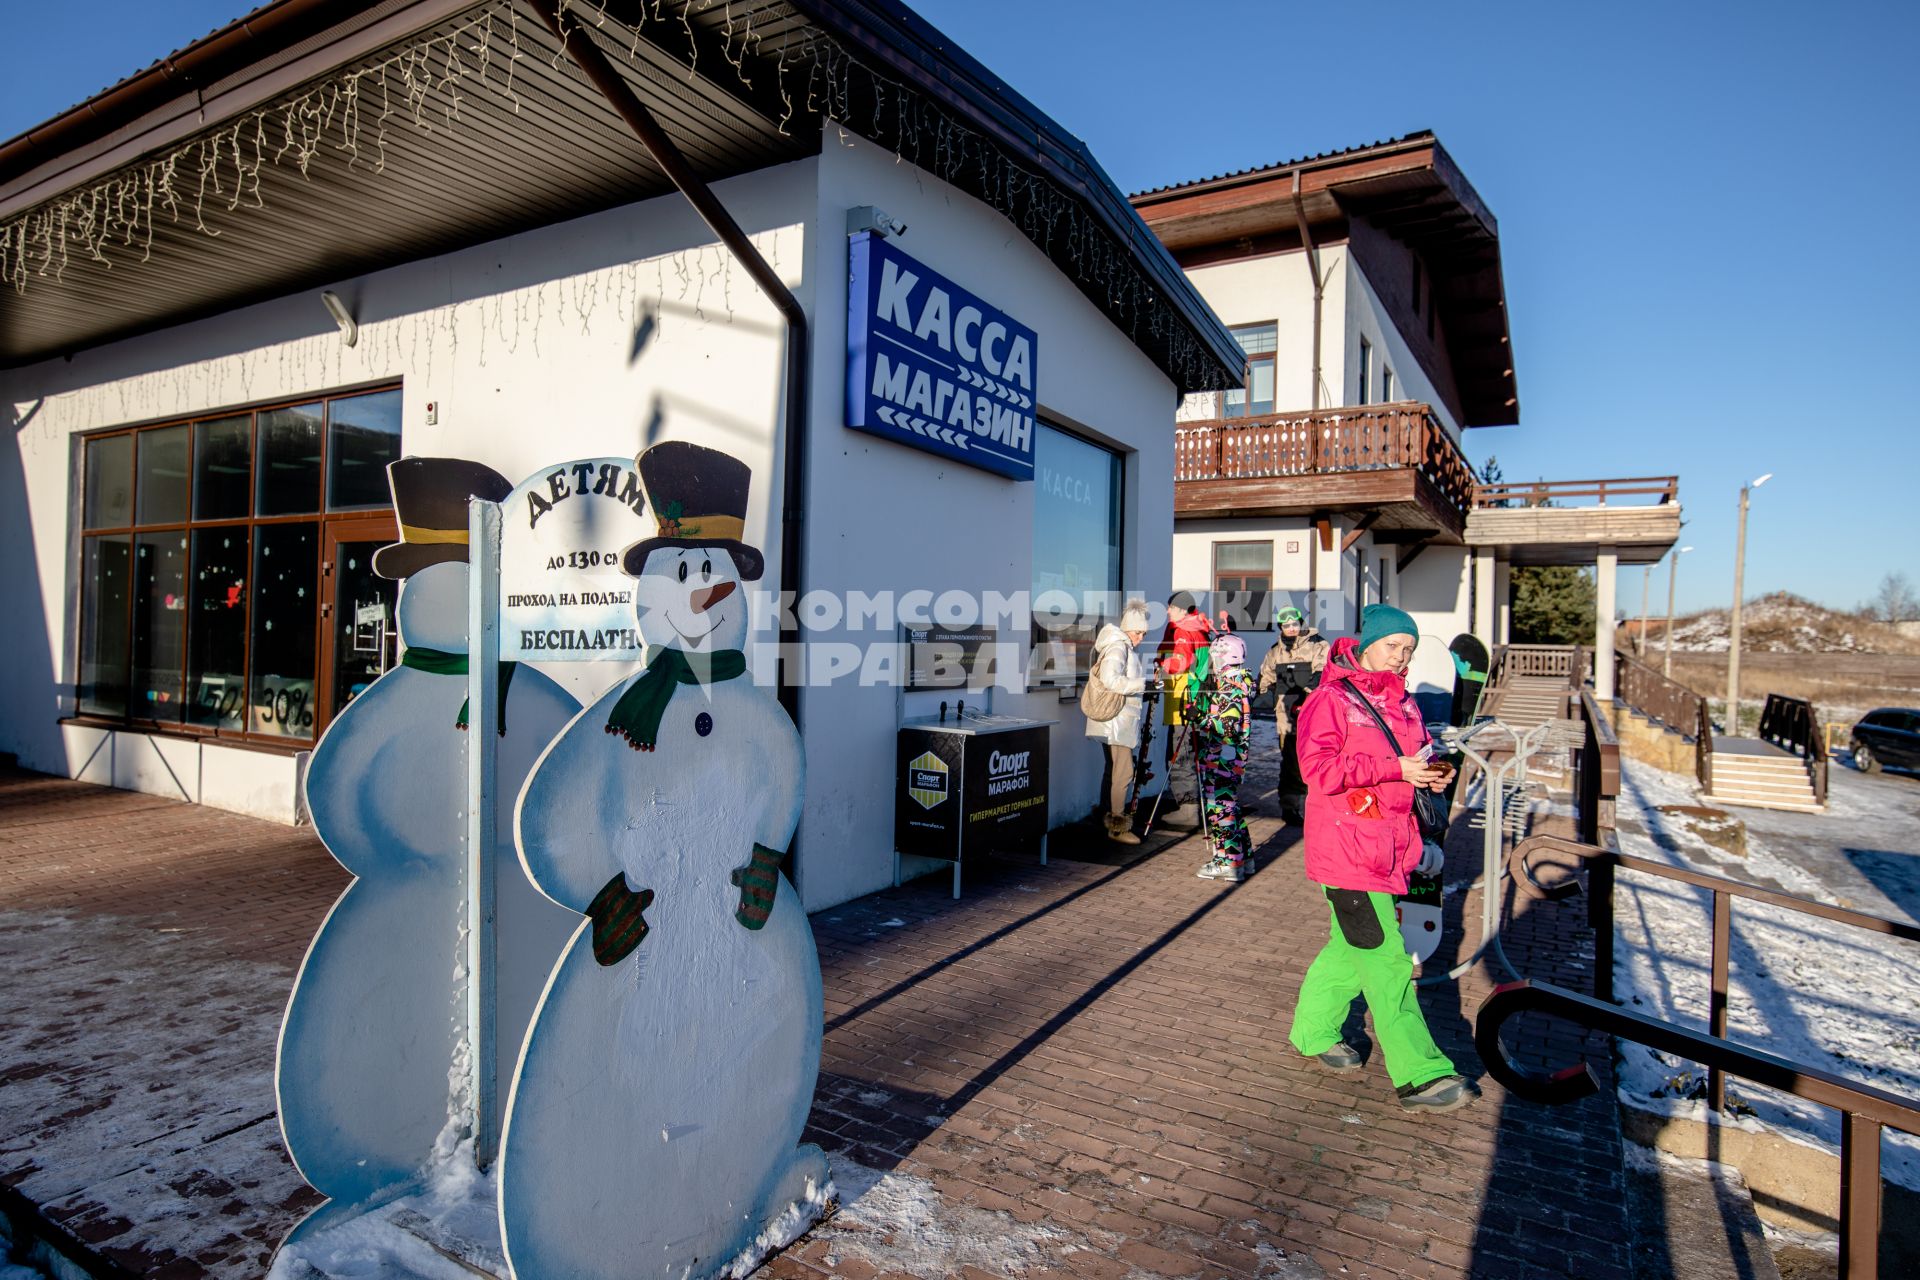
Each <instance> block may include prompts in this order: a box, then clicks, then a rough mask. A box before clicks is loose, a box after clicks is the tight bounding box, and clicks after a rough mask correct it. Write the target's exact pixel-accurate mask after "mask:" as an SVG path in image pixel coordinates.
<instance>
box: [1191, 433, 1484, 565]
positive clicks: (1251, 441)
mask: <svg viewBox="0 0 1920 1280" xmlns="http://www.w3.org/2000/svg"><path fill="white" fill-rule="evenodd" d="M1173 449H1174V452H1173V458H1174V462H1173V467H1174V470H1173V479H1174V485H1173V510H1174V515H1175V516H1176V517H1186V518H1193V517H1201V516H1303V515H1304V516H1338V517H1344V518H1346V519H1349V520H1352V521H1354V522H1356V523H1360V524H1363V525H1365V526H1367V527H1370V528H1371V529H1373V531H1374V536H1375V538H1376V539H1378V540H1380V541H1384V542H1394V541H1401V542H1427V541H1434V542H1446V543H1453V544H1458V543H1459V542H1460V541H1461V540H1462V538H1463V536H1464V534H1465V531H1466V518H1467V509H1468V507H1469V505H1470V504H1471V502H1472V500H1473V486H1474V480H1473V470H1472V468H1471V467H1469V466H1468V465H1467V460H1466V458H1465V457H1464V456H1462V455H1461V452H1460V448H1459V446H1458V445H1456V444H1455V443H1454V442H1453V438H1452V437H1451V436H1449V435H1448V434H1447V432H1446V429H1445V428H1444V427H1442V426H1441V425H1440V422H1439V419H1437V418H1435V417H1434V414H1433V410H1432V409H1431V408H1430V407H1429V406H1427V405H1424V404H1421V403H1418V402H1416V401H1401V402H1399V403H1396V404H1375V405H1355V406H1349V407H1346V408H1339V409H1319V410H1314V411H1311V412H1306V413H1275V414H1263V415H1261V416H1259V417H1254V418H1231V419H1226V420H1220V421H1212V422H1184V423H1181V424H1179V425H1178V426H1176V427H1175V429H1174V446H1173Z"/></svg>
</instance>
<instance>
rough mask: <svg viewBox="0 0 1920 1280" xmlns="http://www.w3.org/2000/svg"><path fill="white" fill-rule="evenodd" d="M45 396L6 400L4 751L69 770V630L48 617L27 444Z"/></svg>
mask: <svg viewBox="0 0 1920 1280" xmlns="http://www.w3.org/2000/svg"><path fill="white" fill-rule="evenodd" d="M45 403H46V401H45V400H44V399H42V400H34V401H30V402H28V403H26V404H14V403H12V402H11V401H7V402H0V411H4V412H5V414H6V427H7V431H6V439H7V446H6V448H5V450H4V452H3V453H0V600H4V601H5V602H6V607H5V608H3V609H0V653H4V654H5V655H6V661H5V664H4V674H0V726H4V728H0V752H8V751H10V752H13V753H15V754H16V755H18V756H19V757H20V762H21V763H22V764H25V765H28V766H29V767H32V768H37V769H44V770H50V771H53V772H56V773H64V772H65V760H64V758H63V755H62V749H61V744H60V725H59V718H60V693H59V689H58V687H57V684H56V680H57V678H58V673H57V671H56V669H55V664H54V657H53V645H52V641H51V640H50V639H49V636H50V635H51V634H53V633H54V632H55V631H56V630H58V631H59V632H60V633H62V634H64V628H56V627H55V626H54V625H53V623H54V621H55V620H53V619H49V618H48V617H47V612H46V599H45V597H44V595H43V594H42V592H41V582H40V567H39V560H38V557H37V556H36V554H35V552H36V550H37V548H36V547H35V545H34V536H33V520H32V508H31V506H30V504H29V503H28V501H27V476H26V463H25V460H24V458H23V455H22V450H21V447H20V437H21V435H22V433H24V432H25V431H26V429H27V427H28V425H29V424H30V423H32V421H33V420H34V418H35V416H37V415H38V414H39V412H40V407H41V406H42V405H43V404H45ZM63 505H64V503H63ZM61 534H62V536H64V534H65V528H64V527H63V528H62V529H61Z"/></svg>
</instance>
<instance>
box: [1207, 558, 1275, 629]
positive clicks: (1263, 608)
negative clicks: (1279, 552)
mask: <svg viewBox="0 0 1920 1280" xmlns="http://www.w3.org/2000/svg"><path fill="white" fill-rule="evenodd" d="M1222 547H1265V548H1266V551H1267V568H1266V572H1265V574H1264V575H1260V574H1258V573H1255V571H1253V570H1248V569H1232V570H1228V571H1226V572H1224V573H1223V572H1222V571H1221V569H1220V549H1221V548H1222ZM1212 558H1213V565H1212V568H1213V596H1212V598H1213V601H1214V603H1215V604H1216V605H1217V606H1221V607H1224V604H1225V601H1226V596H1227V593H1228V592H1235V593H1239V594H1250V593H1252V592H1255V591H1258V592H1259V593H1260V595H1261V597H1262V598H1261V601H1260V607H1259V608H1258V609H1256V610H1255V611H1254V618H1253V625H1252V627H1251V629H1252V630H1255V631H1265V630H1267V629H1268V628H1269V627H1270V626H1271V625H1272V622H1273V559H1274V556H1273V539H1271V538H1244V539H1231V540H1227V541H1219V542H1215V543H1214V544H1213V552H1212ZM1250 573H1251V574H1254V576H1264V577H1265V578H1266V580H1267V585H1266V586H1264V587H1248V586H1247V585H1246V581H1247V577H1248V575H1249V574H1250ZM1229 581H1233V582H1235V583H1237V584H1238V585H1235V586H1229V585H1227V584H1228V582H1229Z"/></svg>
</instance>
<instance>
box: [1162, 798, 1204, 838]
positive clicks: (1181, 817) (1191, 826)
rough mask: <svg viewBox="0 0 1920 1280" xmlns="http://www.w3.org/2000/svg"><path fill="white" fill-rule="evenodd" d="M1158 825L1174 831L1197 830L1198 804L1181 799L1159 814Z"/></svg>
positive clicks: (1198, 825)
mask: <svg viewBox="0 0 1920 1280" xmlns="http://www.w3.org/2000/svg"><path fill="white" fill-rule="evenodd" d="M1160 825H1161V826H1163V827H1170V828H1172V829H1173V830H1175V831H1198V830H1199V829H1200V806H1199V805H1197V804H1195V803H1194V802H1193V801H1191V800H1182V801H1181V802H1180V803H1178V804H1176V805H1174V806H1173V807H1172V808H1171V809H1168V810H1166V811H1165V812H1164V813H1162V814H1161V815H1160Z"/></svg>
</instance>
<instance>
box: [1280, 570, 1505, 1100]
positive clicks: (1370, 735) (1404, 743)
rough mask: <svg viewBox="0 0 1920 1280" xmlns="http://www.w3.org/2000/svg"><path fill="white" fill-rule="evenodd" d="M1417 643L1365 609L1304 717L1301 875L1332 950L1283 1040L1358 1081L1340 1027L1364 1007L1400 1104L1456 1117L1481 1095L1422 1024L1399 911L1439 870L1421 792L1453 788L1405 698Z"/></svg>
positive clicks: (1407, 627) (1414, 635)
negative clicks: (1399, 898) (1412, 879)
mask: <svg viewBox="0 0 1920 1280" xmlns="http://www.w3.org/2000/svg"><path fill="white" fill-rule="evenodd" d="M1418 642H1419V631H1418V629H1417V628H1416V627H1415V626H1414V624H1413V619H1412V618H1410V617H1408V616H1407V615H1406V614H1405V613H1403V612H1401V611H1400V610H1399V609H1396V608H1394V607H1393V606H1391V605H1384V604H1376V605H1370V606H1368V608H1367V610H1366V612H1365V613H1364V614H1363V615H1362V616H1361V624H1360V635H1359V638H1358V639H1357V640H1356V639H1353V638H1345V639H1342V640H1339V641H1338V642H1336V643H1335V644H1334V646H1333V651H1332V654H1331V656H1330V658H1329V659H1328V662H1327V667H1326V671H1325V674H1324V675H1323V676H1322V678H1321V681H1320V687H1319V688H1318V689H1316V690H1314V691H1313V693H1312V694H1311V695H1309V696H1308V698H1307V701H1306V705H1305V706H1304V707H1303V708H1302V709H1301V712H1300V734H1299V738H1300V743H1299V747H1300V770H1301V772H1302V773H1303V774H1305V775H1306V779H1307V821H1306V845H1307V848H1306V858H1305V863H1306V873H1307V878H1308V879H1309V880H1311V881H1313V882H1314V883H1316V884H1318V885H1320V886H1321V892H1322V893H1323V894H1324V895H1325V897H1326V899H1327V907H1328V911H1329V914H1330V916H1331V920H1330V926H1329V931H1328V937H1327V945H1326V946H1325V947H1323V948H1321V951H1320V954H1319V955H1318V956H1316V957H1314V961H1313V963H1312V964H1311V965H1309V966H1308V967H1307V972H1306V976H1305V978H1304V979H1303V980H1302V981H1301V984H1300V998H1299V1003H1298V1004H1297V1005H1296V1007H1295V1009H1294V1014H1293V1027H1292V1030H1291V1031H1290V1032H1289V1034H1288V1039H1289V1040H1291V1041H1292V1043H1293V1047H1294V1048H1295V1049H1297V1050H1299V1051H1300V1052H1301V1053H1302V1054H1305V1055H1306V1056H1307V1057H1309V1058H1315V1059H1318V1060H1319V1062H1320V1064H1321V1065H1322V1066H1324V1067H1326V1068H1327V1069H1328V1070H1330V1071H1342V1072H1344V1071H1358V1070H1359V1069H1360V1068H1361V1067H1362V1066H1363V1065H1364V1061H1363V1059H1362V1057H1361V1055H1360V1052H1359V1051H1358V1050H1357V1049H1355V1048H1354V1047H1353V1046H1352V1045H1350V1044H1348V1043H1346V1042H1345V1041H1344V1040H1342V1039H1341V1036H1340V1029H1341V1026H1342V1024H1344V1023H1345V1022H1346V1020H1347V1013H1348V1010H1349V1009H1350V1008H1351V1007H1352V1004H1353V998H1354V997H1355V996H1365V997H1366V1001H1367V1009H1368V1011H1369V1012H1370V1013H1371V1014H1372V1015H1373V1030H1374V1034H1375V1035H1376V1036H1377V1037H1378V1038H1379V1040H1380V1051H1381V1056H1382V1057H1383V1058H1385V1059H1386V1066H1387V1075H1388V1076H1389V1077H1390V1078H1391V1079H1392V1081H1393V1086H1394V1092H1395V1093H1396V1094H1397V1095H1398V1097H1399V1099H1400V1105H1401V1106H1402V1107H1403V1108H1405V1109H1407V1110H1409V1111H1451V1110H1453V1109H1454V1108H1456V1107H1462V1106H1465V1105H1466V1104H1467V1103H1468V1102H1470V1101H1471V1100H1472V1096H1473V1095H1472V1093H1471V1092H1470V1091H1469V1090H1468V1088H1467V1084H1466V1081H1465V1080H1463V1079H1461V1078H1460V1075H1459V1074H1458V1073H1457V1072H1456V1071H1455V1070H1454V1068H1453V1063H1452V1062H1451V1061H1450V1060H1449V1059H1448V1058H1447V1055H1446V1054H1444V1053H1442V1052H1441V1051H1440V1048H1439V1046H1438V1045H1436V1044H1434V1042H1433V1035H1432V1034H1431V1033H1430V1032H1429V1031H1428V1030H1427V1022H1426V1019H1425V1018H1424V1017H1422V1016H1421V1013H1420V1002H1419V999H1418V997H1417V995H1416V992H1415V988H1414V985H1413V959H1412V957H1411V956H1409V955H1408V954H1407V949H1406V946H1405V945H1404V943H1403V942H1402V939H1401V935H1400V927H1399V922H1398V919H1397V918H1396V915H1395V910H1394V908H1395V897H1396V895H1399V894H1403V893H1405V892H1406V891H1407V877H1408V876H1409V875H1410V874H1411V873H1412V872H1414V871H1415V870H1420V871H1422V872H1426V873H1431V872H1433V871H1436V870H1438V868H1437V867H1435V866H1429V865H1427V863H1428V862H1429V860H1430V859H1433V858H1435V857H1437V856H1438V852H1439V851H1438V848H1437V847H1436V846H1432V845H1426V844H1424V842H1423V841H1422V840H1421V838H1420V828H1419V824H1418V822H1417V821H1416V820H1415V818H1414V814H1413V793H1414V789H1415V788H1417V787H1424V788H1426V789H1427V790H1430V791H1443V790H1445V789H1446V785H1447V783H1448V782H1449V781H1450V780H1451V779H1452V777H1453V767H1452V766H1451V765H1448V764H1443V763H1434V762H1432V761H1430V760H1429V759H1428V754H1429V753H1427V752H1426V751H1425V750H1424V749H1425V748H1426V747H1427V746H1428V745H1429V739H1428V737H1427V729H1426V725H1425V723H1424V721H1423V718H1422V716H1421V714H1420V707H1419V704H1417V703H1416V702H1414V700H1413V698H1412V697H1411V696H1410V695H1409V694H1408V693H1407V679H1406V676H1407V665H1408V663H1410V662H1411V661H1412V660H1413V650H1414V646H1415V645H1416V644H1417V643H1418ZM1369 705H1370V706H1371V707H1372V708H1373V710H1374V711H1377V712H1379V714H1380V716H1381V718H1382V719H1383V720H1385V721H1386V724H1387V726H1388V727H1389V728H1390V729H1391V730H1392V731H1393V742H1397V743H1398V744H1399V747H1400V750H1402V751H1409V752H1412V753H1414V754H1412V755H1407V756H1399V755H1396V754H1395V752H1394V748H1393V742H1389V740H1388V737H1387V735H1386V734H1385V733H1383V732H1381V729H1380V725H1379V723H1378V722H1376V721H1375V719H1374V717H1373V714H1372V712H1370V711H1369V710H1368V709H1367V708H1368V706H1369ZM1429 850H1432V852H1428V851H1429Z"/></svg>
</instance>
